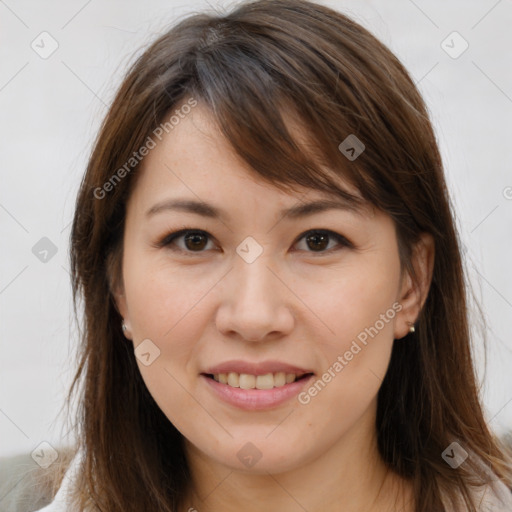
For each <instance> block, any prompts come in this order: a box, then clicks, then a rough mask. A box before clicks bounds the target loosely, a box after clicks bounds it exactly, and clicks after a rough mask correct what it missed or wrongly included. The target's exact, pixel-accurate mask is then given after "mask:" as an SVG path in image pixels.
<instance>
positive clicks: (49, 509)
mask: <svg viewBox="0 0 512 512" xmlns="http://www.w3.org/2000/svg"><path fill="white" fill-rule="evenodd" d="M81 461H82V453H81V452H80V451H78V452H77V453H76V454H75V456H74V457H73V459H72V461H71V463H70V465H69V467H68V469H67V470H66V473H65V474H64V478H63V479H62V483H61V484H60V487H59V490H58V491H57V494H56V495H55V497H54V498H53V501H52V502H51V503H50V504H49V505H46V507H43V508H41V509H39V510H37V511H36V512H69V510H70V508H69V507H70V500H69V494H70V493H71V489H72V486H73V483H74V480H75V478H76V474H77V471H78V469H79V468H80V463H81Z"/></svg>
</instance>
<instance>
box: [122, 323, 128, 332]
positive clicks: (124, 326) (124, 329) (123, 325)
mask: <svg viewBox="0 0 512 512" xmlns="http://www.w3.org/2000/svg"><path fill="white" fill-rule="evenodd" d="M121 327H122V329H123V332H126V329H127V327H126V324H125V323H124V320H123V323H122V324H121Z"/></svg>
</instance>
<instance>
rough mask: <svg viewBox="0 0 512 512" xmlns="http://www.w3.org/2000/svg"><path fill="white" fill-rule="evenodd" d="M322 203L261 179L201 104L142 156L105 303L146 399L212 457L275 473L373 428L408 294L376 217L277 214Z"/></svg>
mask: <svg viewBox="0 0 512 512" xmlns="http://www.w3.org/2000/svg"><path fill="white" fill-rule="evenodd" d="M269 165H272V162H269ZM340 183H342V184H343V183H344V182H343V181H341V178H340ZM345 187H346V188H347V190H349V191H351V192H356V191H355V190H354V189H353V188H352V187H350V186H349V185H348V184H346V183H345ZM325 199H330V200H333V199H334V200H336V198H335V197H334V196H332V197H328V196H326V195H325V194H323V193H321V192H318V191H315V190H307V189H304V190H302V191H301V193H285V192H283V191H280V190H278V189H277V188H275V187H273V186H272V185H269V184H265V183H263V182H262V181H259V180H258V178H257V177H256V176H255V175H254V173H252V174H251V172H250V170H249V169H248V168H247V166H246V165H245V164H244V163H243V162H242V161H241V160H240V159H239V158H237V157H236V156H235V155H234V153H233V151H232V150H231V149H230V147H229V145H228V144H227V142H226V141H225V139H223V138H222V136H221V135H220V131H219V129H218V128H217V127H216V126H215V124H214V123H213V121H212V120H211V118H210V117H209V115H208V111H207V110H206V109H205V108H204V107H203V106H201V104H199V106H197V107H196V108H195V109H193V110H192V112H191V113H190V114H189V115H188V116H186V117H185V118H184V119H181V120H180V122H179V124H178V125H177V126H175V127H174V128H173V130H172V131H170V132H169V133H168V134H165V135H164V137H163V138H162V141H161V142H159V143H158V144H157V146H156V147H155V148H154V149H152V150H151V151H150V153H149V154H148V155H147V156H146V158H145V160H144V161H143V169H141V175H140V176H139V179H138V181H137V184H136V187H135V189H134V191H133V194H132V196H131V197H130V200H129V203H128V205H127V217H126V226H125V234H124V254H123V264H122V271H123V283H124V288H123V290H121V292H120V293H119V294H117V295H116V299H117V303H118V306H119V308H120V312H121V314H122V315H123V317H124V319H125V322H126V325H127V331H126V336H127V337H128V338H130V339H131V340H133V344H134V348H136V355H137V363H138V366H139V369H140V372H141V374H142V377H143V379H144V381H145V383H146V385H147V387H148V389H149V391H150V393H151V394H152V396H153V397H154V399H155V400H156V402H157V403H158V405H159V407H160V408H161V409H162V411H163V412H164V413H165V415H166V416H167V417H168V418H169V421H171V422H172V423H173V424H174V425H175V426H176V428H177V429H178V430H179V431H180V432H181V433H182V434H183V436H184V437H185V438H186V439H187V441H188V443H187V445H188V446H189V447H190V448H191V449H193V450H195V451H196V452H197V453H201V456H203V457H204V456H206V457H207V458H208V459H209V460H211V461H213V462H215V463H219V464H222V465H224V466H228V467H231V468H238V469H244V470H247V471H254V472H264V471H272V472H274V473H277V472H281V471H286V470H289V469H293V468H298V467H300V466H301V465H302V464H305V463H307V462H308V461H312V460H313V459H315V458H317V457H319V456H320V455H321V454H323V453H326V452H327V451H328V450H332V449H334V450H335V449H336V447H337V446H341V444H342V443H345V445H346V443H347V442H348V441H349V440H351V442H353V441H354V440H356V439H358V440H359V441H361V440H362V441H363V442H368V440H369V438H370V437H371V436H372V435H373V433H374V428H375V427H374V422H375V410H376V395H377V391H378V389H379V387H380V385H381V382H382V379H383V377H384V374H385V373H386V369H387V366H388V362H389V359H390V353H391V348H392V343H393V339H394V338H401V337H403V336H405V335H406V334H407V332H408V328H409V325H408V322H414V321H415V320H416V315H417V313H418V309H417V307H418V306H416V305H415V304H414V305H413V303H415V299H417V296H416V295H415V293H414V291H411V290H409V288H410V279H409V278H408V276H407V278H406V279H405V278H404V280H403V282H401V279H400V265H399V257H398V248H397V241H396V234H395V229H394V224H393V222H392V220H391V219H390V218H389V217H388V216H386V215H384V214H382V213H381V212H379V211H377V210H375V209H372V208H371V207H368V208H365V209H362V210H361V211H360V212H359V213H357V212H354V211H351V210H348V209H343V208H328V209H316V210H313V211H312V212H309V213H308V212H307V211H304V212H302V214H301V210H300V209H299V210H295V214H293V213H289V214H287V215H284V214H283V212H284V211H285V210H287V209H290V208H293V209H297V208H302V207H304V206H305V205H307V204H310V203H312V202H314V201H320V200H325ZM105 200H108V199H105ZM177 201H180V202H181V203H180V204H181V206H179V204H177V203H176V202H177ZM171 203H175V205H174V207H173V206H172V205H171ZM192 203H194V204H196V203H201V204H200V205H199V206H200V207H201V208H199V206H196V207H195V208H194V209H193V208H192V207H191V205H192ZM187 205H188V206H187ZM201 205H202V206H201ZM193 210H194V211H193ZM214 212H218V214H217V215H214ZM185 228H188V229H190V230H191V231H190V232H189V233H188V234H187V233H184V234H183V233H182V234H181V235H179V236H178V237H176V238H175V239H173V240H171V237H170V235H171V234H172V233H175V232H178V231H181V230H183V229H185ZM315 230H321V231H322V232H321V233H315ZM198 232H199V233H198ZM337 235H339V236H340V237H339V238H337ZM345 240H346V241H345ZM408 292H410V293H408ZM406 295H407V296H406ZM403 342H405V341H403ZM214 367H217V368H214ZM208 374H215V378H217V379H219V380H220V381H219V382H217V381H216V380H214V379H213V378H211V377H209V376H207V375H208ZM217 374H222V375H220V377H219V376H217ZM229 374H231V375H229ZM239 374H242V376H241V377H239ZM287 374H288V377H287ZM291 374H293V375H292V376H290V375H291ZM302 374H313V375H310V376H307V375H306V377H304V378H302V379H300V380H295V382H289V383H286V382H288V381H291V380H292V379H293V378H295V379H298V378H299V377H300V376H301V375H302ZM258 377H259V378H258ZM226 379H228V383H224V381H225V380H226ZM255 385H256V386H257V388H262V389H245V388H253V387H254V386H255ZM236 386H241V387H236Z"/></svg>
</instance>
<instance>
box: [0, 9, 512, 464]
mask: <svg viewBox="0 0 512 512" xmlns="http://www.w3.org/2000/svg"><path fill="white" fill-rule="evenodd" d="M321 3H324V4H326V5H329V6H331V7H334V8H336V9H338V10H340V11H342V12H344V13H346V14H348V15H349V16H352V17H353V18H354V19H355V20H356V21H358V22H359V23H361V24H362V25H363V26H365V27H367V28H368V29H369V30H370V31H371V32H372V33H373V34H375V35H376V36H377V37H378V38H379V39H380V40H382V41H383V42H384V43H385V44H387V45H388V46H389V47H390V48H391V50H392V51H394V52H395V53H396V54H397V56H398V57H399V58H400V59H401V60H402V62H403V63H404V64H405V66H406V67H407V69H408V70H409V71H410V73H411V75H412V76H413V77H414V79H415V80H416V81H417V83H418V84H419V88H420V91H421V92H422V94H423V96H424V98H425V100H426V102H427V104H428V106H429V109H430V112H431V116H432V120H433V122H434V125H435V128H436V132H437V135H438V139H439V144H440V147H441V151H442V155H443V159H444V164H445V168H446V175H447V181H448V184H449V187H450V190H451V193H452V197H453V202H454V206H455V213H456V216H457V222H458V227H459V230H460V236H461V238H462V240H463V242H464V251H465V253H466V256H467V264H468V267H469V268H470V276H471V280H472V282H473V286H474V289H475V292H476V296H477V298H478V299H479V301H480V302H481V304H482V307H483V309H484V312H485V315H486V318H487V322H488V327H489V330H488V339H489V352H488V356H489V357H488V361H487V373H486V374H485V377H484V374H483V372H482V370H483V368H484V356H483V352H482V350H481V348H480V347H477V358H476V359H477V364H478V367H479V369H480V371H481V375H482V379H483V383H484V401H485V407H486V411H487V416H488V419H489V421H490V422H491V425H492V427H493V428H494V429H496V430H497V431H498V432H503V431H505V430H506V429H512V372H511V371H510V368H511V367H512V364H511V363H512V341H511V334H510V333H511V332H512V274H511V272H510V267H509V265H510V262H511V261H512V172H511V170H512V169H511V162H512V142H511V141H510V136H511V135H512V67H511V66H510V52H511V50H512V30H511V29H510V27H511V26H512V2H511V1H507V0H505V1H496V0H481V1H466V0H456V1H451V2H444V1H442V0H434V1H432V0H431V1H428V2H427V1H426V0H415V1H412V0H397V1H390V0H373V1H367V2H361V1H335V0H330V1H323V2H321ZM234 4H235V2H227V1H222V0H218V1H213V0H212V2H210V3H209V4H208V3H207V2H204V1H197V0H191V1H189V2H186V3H183V4H181V3H180V2H172V1H164V0H149V1H145V2H137V1H135V0H129V1H126V0H123V1H121V0H112V1H105V2H100V1H98V0H92V1H91V0H90V1H86V0H72V1H67V2H64V1H63V0H53V1H46V2H44V3H43V2H38V1H35V0H27V1H23V0H18V1H17V0H1V1H0V27H1V29H0V144H1V149H2V150H1V151H0V173H1V187H0V229H1V237H2V238H1V244H0V247H1V268H0V308H1V309H0V311H1V317H0V456H4V455H11V454H15V453H19V452H31V451H32V450H34V448H36V446H38V445H39V443H41V442H42V441H48V442H50V443H51V444H52V445H53V446H60V445H62V444H65V443H67V442H70V441H72V439H65V438H64V437H63V434H64V433H65V432H66V427H65V423H63V421H62V416H60V417H57V414H58V412H59V410H60V408H61V406H62V404H63V401H64V396H65V393H66V391H67V387H68V386H69V384H70V380H71V376H72V374H73V370H74V357H73V354H74V347H75V344H76V342H77V335H76V329H75V323H74V322H73V314H72V312H73V310H72V303H71V293H70V292H71V290H70V284H69V273H68V271H69V261H68V247H69V245H68V238H69V231H70V222H71V219H72V215H73V206H74V201H75V196H76V192H77V189H78V185H79V182H80V179H81V176H82V174H83V172H84V169H85V166H86V162H87V158H88V155H89V152H90V149H91V145H92V140H93V138H94V136H95V134H96V132H97V130H98V128H99V124H100V122H101V120H102V118H103V116H104V115H105V114H106V111H107V107H108V105H109V103H110V101H111V100H112V98H113V94H114V92H115V90H116V87H117V86H118V85H119V83H120V81H121V79H122V76H123V73H124V70H125V69H126V66H127V64H128V63H129V62H132V61H133V54H134V52H136V53H137V54H139V53H140V51H141V47H142V46H143V45H144V46H145V45H147V44H148V43H149V42H150V41H152V40H153V39H154V38H156V37H157V36H158V35H159V34H160V33H162V32H163V31H164V30H165V28H166V27H167V26H168V25H169V24H173V23H174V22H175V20H177V19H178V18H180V19H181V17H183V16H184V15H185V14H187V13H190V12H192V11H200V10H204V9H210V6H215V7H220V8H222V7H223V8H226V9H229V7H230V6H232V5H234ZM43 31H46V32H48V33H49V34H51V36H52V37H53V38H54V39H55V40H56V41H57V43H58V48H57V50H56V51H55V52H54V53H53V54H52V55H51V56H50V57H49V58H47V59H43V58H41V57H40V56H39V55H38V54H37V53H36V52H35V51H34V50H33V49H32V47H31V43H32V41H34V40H35V41H36V43H35V44H39V45H40V46H42V44H41V43H40V42H39V43H38V41H40V40H41V37H47V36H41V37H38V36H39V34H41V32H43ZM453 31H457V32H458V33H459V34H460V35H461V36H462V37H463V38H464V39H465V40H466V41H467V43H468V44H469V47H468V49H467V50H466V51H465V52H464V53H462V54H461V55H460V56H459V57H458V58H452V57H451V56H450V55H448V54H447V53H446V52H445V51H444V50H443V48H442V47H441V42H442V41H443V40H445V39H446V38H447V36H448V35H449V34H451V33H452V32H453ZM451 41H453V42H451ZM448 44H449V45H451V46H453V49H452V50H451V51H452V52H456V51H457V50H459V49H461V48H462V46H461V44H462V41H460V40H457V39H454V38H453V36H451V38H449V39H448ZM45 48H46V49H49V48H50V40H49V39H45ZM40 51H42V48H41V50H40ZM43 237H47V238H48V239H49V240H51V242H52V243H53V244H54V245H55V247H56V249H57V253H56V254H55V255H54V256H53V257H51V258H50V257H49V256H50V255H51V253H50V254H49V255H48V261H47V262H42V261H40V259H38V258H37V257H36V255H34V253H33V251H32V249H33V247H34V246H35V245H36V244H37V243H38V242H39V241H40V239H41V238H43ZM36 252H37V251H36Z"/></svg>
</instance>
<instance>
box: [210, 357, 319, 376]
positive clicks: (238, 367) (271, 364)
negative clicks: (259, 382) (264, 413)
mask: <svg viewBox="0 0 512 512" xmlns="http://www.w3.org/2000/svg"><path fill="white" fill-rule="evenodd" d="M230 372H234V373H238V374H240V373H247V374H249V375H256V376H258V375H265V374H267V373H277V372H284V373H295V374H296V375H299V376H300V375H304V374H305V373H314V371H313V370H311V369H307V368H300V367H299V366H293V365H291V364H288V363H284V362H282V361H260V362H258V363H251V362H249V361H242V360H241V359H234V360H232V361H225V362H224V363H220V364H217V365H215V366H212V367H210V368H208V369H207V370H205V371H204V372H203V373H208V374H211V375H215V374H218V373H230Z"/></svg>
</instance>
